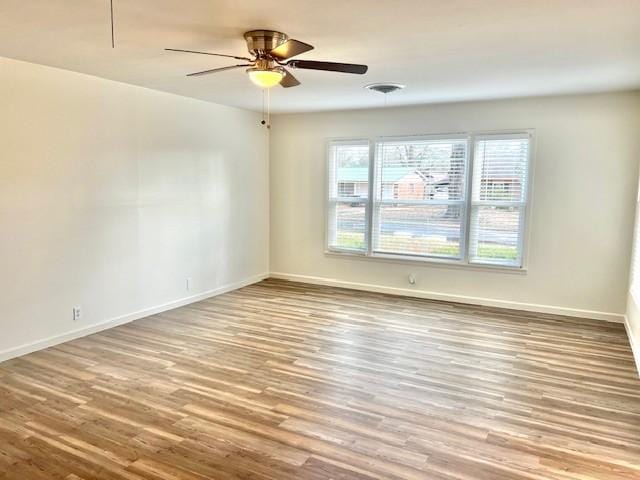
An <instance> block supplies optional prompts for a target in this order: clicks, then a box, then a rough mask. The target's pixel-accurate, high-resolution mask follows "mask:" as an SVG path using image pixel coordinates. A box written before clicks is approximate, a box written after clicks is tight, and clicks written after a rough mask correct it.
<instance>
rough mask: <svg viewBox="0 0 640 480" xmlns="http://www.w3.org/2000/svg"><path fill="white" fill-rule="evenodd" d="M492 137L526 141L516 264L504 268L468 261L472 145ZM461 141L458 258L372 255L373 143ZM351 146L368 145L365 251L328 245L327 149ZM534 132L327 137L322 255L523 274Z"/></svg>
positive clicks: (393, 254)
mask: <svg viewBox="0 0 640 480" xmlns="http://www.w3.org/2000/svg"><path fill="white" fill-rule="evenodd" d="M486 138H494V139H496V140H500V139H504V138H528V139H529V148H528V158H527V172H526V179H527V185H526V188H525V191H524V195H525V202H524V208H523V209H522V211H523V214H524V221H522V222H521V225H520V231H519V245H518V246H519V251H520V260H521V262H520V265H508V264H501V263H478V262H472V261H470V255H469V246H470V230H471V215H472V208H473V198H472V188H473V169H474V167H475V165H474V163H475V146H476V141H477V139H486ZM452 139H454V140H456V139H457V140H461V139H466V141H467V152H466V153H467V164H466V172H465V201H464V204H462V214H463V219H462V228H461V238H460V248H461V255H460V258H459V259H456V258H446V257H435V256H424V255H407V254H395V253H380V252H378V253H376V252H375V251H374V249H373V237H372V235H373V224H374V218H373V216H374V213H375V204H376V203H377V202H376V200H375V198H374V197H373V195H374V194H375V191H374V188H375V184H374V182H375V173H376V168H377V164H376V161H377V158H376V157H377V148H376V147H377V144H378V143H380V142H385V141H386V142H389V141H402V140H407V141H420V140H431V141H433V140H452ZM341 143H342V144H347V145H349V144H355V143H360V144H364V143H368V145H369V185H368V187H369V191H368V195H367V198H366V201H365V248H364V249H363V250H354V249H347V248H340V247H335V246H330V244H329V214H330V205H331V202H332V201H335V200H332V199H331V198H329V182H330V179H331V162H332V159H331V146H332V145H335V144H341ZM534 151H535V129H533V128H524V129H512V130H480V131H464V132H453V133H451V132H449V133H443V134H416V135H388V136H372V137H342V138H327V139H326V154H325V164H326V165H325V173H326V177H325V181H324V191H325V194H324V198H325V202H324V208H325V219H324V220H325V242H324V248H325V251H324V253H325V255H327V256H334V257H343V258H352V259H362V260H373V261H383V262H392V263H406V264H420V263H422V264H427V265H430V266H439V267H454V268H465V269H467V268H468V269H472V270H503V271H505V272H509V273H526V272H527V269H528V258H529V235H530V231H531V228H530V223H531V208H532V203H533V202H532V192H533V177H534V159H535V154H534Z"/></svg>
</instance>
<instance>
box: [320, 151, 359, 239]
mask: <svg viewBox="0 0 640 480" xmlns="http://www.w3.org/2000/svg"><path fill="white" fill-rule="evenodd" d="M368 198H369V141H368V140H366V141H364V142H332V143H331V146H330V148H329V215H328V217H329V228H328V231H327V237H328V238H327V240H328V245H329V248H330V249H336V250H346V251H359V252H363V251H365V250H366V249H367V243H368V238H369V235H368V221H367V217H368V208H369V206H368Z"/></svg>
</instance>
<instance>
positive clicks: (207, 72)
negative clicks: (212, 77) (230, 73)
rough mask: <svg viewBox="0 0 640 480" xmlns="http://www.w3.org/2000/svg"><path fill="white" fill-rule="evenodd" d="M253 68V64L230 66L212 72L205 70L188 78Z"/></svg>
mask: <svg viewBox="0 0 640 480" xmlns="http://www.w3.org/2000/svg"><path fill="white" fill-rule="evenodd" d="M242 67H253V64H251V63H247V64H244V63H243V64H242V65H229V66H228V67H220V68H212V69H211V70H204V71H202V72H195V73H190V74H188V75H187V77H199V76H201V75H209V74H210V73H218V72H224V71H225V70H233V69H234V68H242Z"/></svg>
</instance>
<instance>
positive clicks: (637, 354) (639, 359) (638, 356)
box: [624, 315, 640, 377]
mask: <svg viewBox="0 0 640 480" xmlns="http://www.w3.org/2000/svg"><path fill="white" fill-rule="evenodd" d="M624 329H625V330H626V331H627V338H628V339H629V345H631V353H633V359H634V360H635V362H636V370H637V371H638V376H639V377H640V345H637V344H636V343H635V340H634V339H633V332H632V331H631V325H630V324H629V317H627V316H626V315H625V316H624Z"/></svg>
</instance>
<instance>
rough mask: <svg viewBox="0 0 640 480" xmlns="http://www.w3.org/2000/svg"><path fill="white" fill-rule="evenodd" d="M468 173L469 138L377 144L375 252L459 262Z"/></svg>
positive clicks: (391, 141)
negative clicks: (390, 187)
mask: <svg viewBox="0 0 640 480" xmlns="http://www.w3.org/2000/svg"><path fill="white" fill-rule="evenodd" d="M466 170H467V139H466V138H460V139H451V140H445V139H442V140H390V141H380V142H377V143H376V169H375V171H376V175H375V193H374V206H373V252H375V253H387V254H400V255H418V256H432V257H444V258H456V259H460V258H461V257H462V241H463V238H464V236H463V232H464V221H463V220H464V208H465V183H466V182H465V179H466ZM385 185H393V192H394V194H393V198H388V197H387V196H386V195H385V190H386V189H385ZM387 188H388V187H387Z"/></svg>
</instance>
